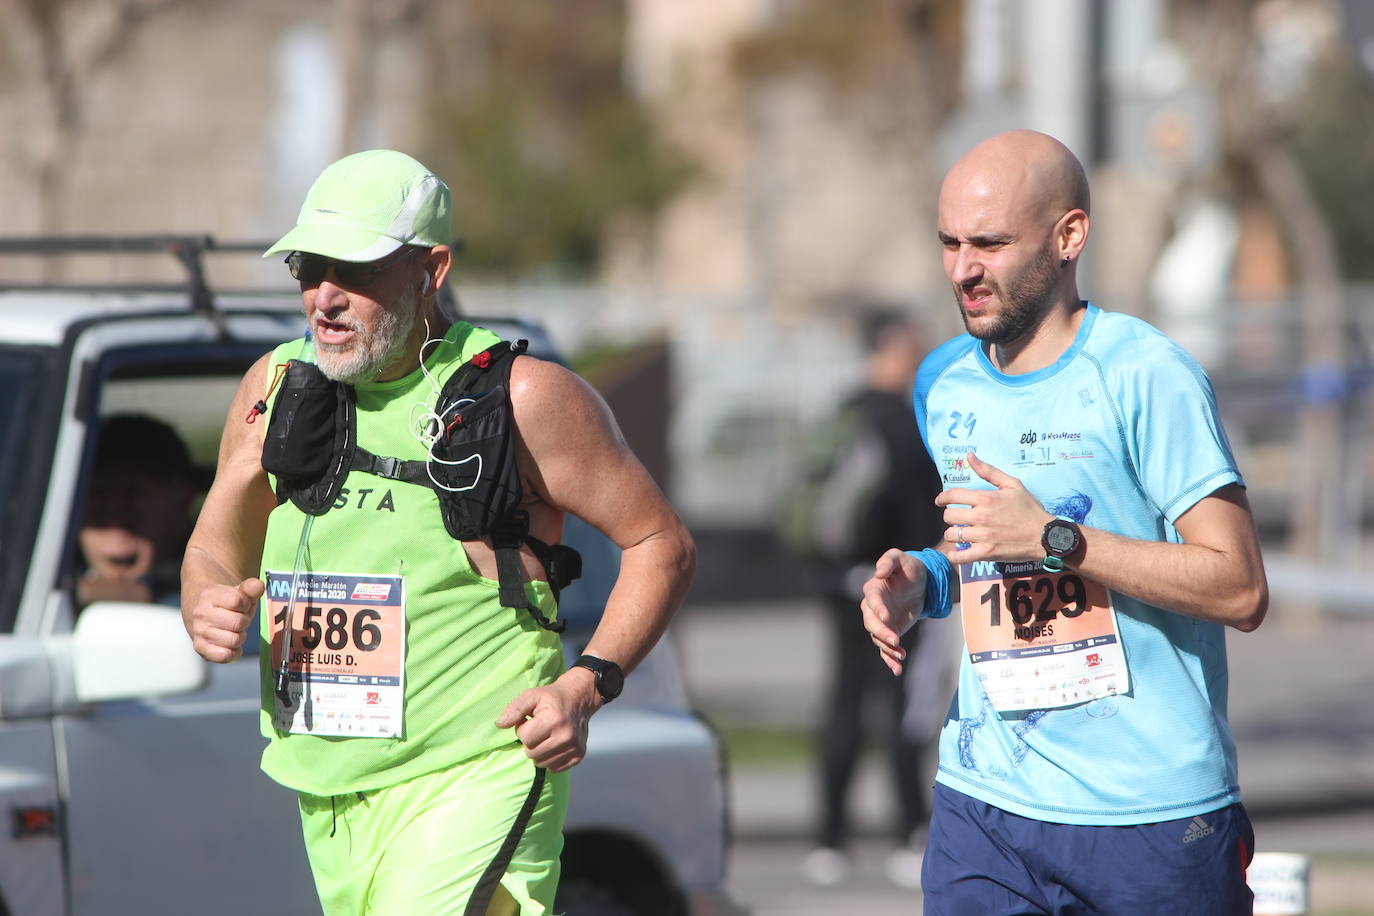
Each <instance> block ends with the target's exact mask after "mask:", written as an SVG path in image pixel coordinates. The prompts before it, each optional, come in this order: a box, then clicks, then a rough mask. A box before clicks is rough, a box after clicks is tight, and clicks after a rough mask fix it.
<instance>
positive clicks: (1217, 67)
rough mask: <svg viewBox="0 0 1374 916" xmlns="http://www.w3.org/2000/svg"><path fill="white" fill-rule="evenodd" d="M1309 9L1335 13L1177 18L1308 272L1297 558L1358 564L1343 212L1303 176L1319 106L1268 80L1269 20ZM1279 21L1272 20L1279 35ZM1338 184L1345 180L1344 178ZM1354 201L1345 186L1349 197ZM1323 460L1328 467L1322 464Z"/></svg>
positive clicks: (1292, 516)
mask: <svg viewBox="0 0 1374 916" xmlns="http://www.w3.org/2000/svg"><path fill="white" fill-rule="evenodd" d="M1304 7H1309V8H1314V9H1317V10H1318V11H1320V10H1321V9H1322V8H1323V7H1325V11H1326V12H1327V13H1329V12H1330V7H1329V5H1327V4H1321V3H1316V4H1314V3H1313V2H1312V0H1294V2H1291V3H1288V4H1275V3H1273V2H1270V0H1213V2H1211V3H1207V4H1200V3H1196V2H1191V0H1174V3H1173V6H1172V12H1173V14H1174V23H1175V32H1176V34H1177V35H1179V36H1180V37H1182V38H1183V41H1184V43H1185V44H1186V45H1187V46H1189V47H1190V50H1191V51H1192V56H1193V60H1194V62H1195V63H1196V65H1197V67H1198V71H1199V72H1201V73H1203V74H1205V75H1206V76H1207V77H1209V79H1210V81H1211V83H1212V85H1214V86H1215V87H1216V91H1217V96H1218V105H1217V109H1218V112H1219V113H1220V119H1219V120H1220V123H1219V125H1218V127H1219V130H1220V136H1221V144H1222V148H1223V151H1224V153H1225V156H1224V159H1225V161H1226V162H1227V163H1229V164H1230V166H1231V168H1232V170H1233V171H1234V172H1235V173H1237V174H1238V175H1239V176H1240V177H1241V181H1242V183H1245V182H1251V183H1253V186H1254V187H1255V188H1256V189H1257V191H1258V193H1260V194H1261V195H1262V196H1263V197H1264V198H1266V199H1267V200H1268V201H1269V202H1270V203H1271V204H1272V205H1273V207H1274V212H1276V213H1278V214H1280V215H1281V216H1282V218H1283V220H1284V223H1285V227H1284V228H1285V229H1286V237H1287V243H1288V245H1289V247H1290V249H1291V250H1292V253H1293V261H1294V264H1295V265H1296V267H1297V273H1298V284H1297V286H1298V288H1297V290H1296V293H1297V298H1298V299H1299V301H1300V303H1301V305H1302V313H1301V315H1302V328H1301V334H1302V349H1301V352H1302V361H1303V366H1302V370H1301V375H1300V387H1301V394H1302V399H1303V400H1302V408H1301V411H1300V414H1299V420H1298V431H1297V439H1296V442H1295V444H1294V449H1293V458H1292V462H1293V468H1294V470H1293V474H1292V480H1293V481H1294V492H1293V495H1292V497H1291V502H1290V509H1289V526H1288V539H1289V548H1290V550H1292V551H1293V552H1294V553H1295V554H1296V555H1298V556H1301V557H1304V558H1307V559H1311V560H1314V561H1324V562H1333V563H1339V562H1340V561H1341V560H1343V559H1347V558H1348V557H1349V554H1350V550H1351V549H1352V546H1353V544H1352V542H1353V541H1354V540H1355V539H1353V538H1351V537H1350V536H1349V534H1350V526H1351V515H1350V511H1349V510H1350V507H1348V506H1345V505H1343V503H1342V492H1343V483H1344V478H1345V475H1346V473H1347V467H1348V465H1349V459H1348V455H1347V450H1346V448H1345V446H1344V441H1343V436H1342V432H1341V430H1342V426H1343V422H1344V421H1343V416H1342V415H1343V411H1344V410H1345V409H1346V408H1347V406H1348V405H1349V403H1350V402H1349V401H1348V400H1347V394H1348V392H1347V391H1346V389H1345V385H1346V369H1347V362H1348V359H1349V352H1348V346H1347V345H1348V341H1349V340H1350V335H1348V333H1347V316H1346V304H1345V291H1344V289H1343V286H1342V276H1341V270H1340V265H1339V263H1338V259H1337V249H1336V241H1335V238H1336V235H1337V233H1336V232H1335V231H1333V226H1335V225H1337V224H1336V223H1335V221H1334V218H1333V217H1334V214H1332V213H1329V212H1328V211H1327V210H1325V209H1324V208H1323V207H1322V205H1321V198H1320V197H1319V194H1318V191H1317V188H1316V185H1315V183H1314V181H1313V180H1312V179H1311V178H1310V177H1309V173H1308V172H1306V171H1305V170H1304V169H1303V166H1302V163H1301V161H1300V159H1299V155H1298V153H1297V151H1296V150H1298V149H1301V148H1302V145H1301V144H1291V143H1290V142H1289V139H1290V138H1291V137H1293V136H1294V135H1295V134H1299V135H1300V134H1302V133H1303V132H1305V131H1307V130H1312V129H1316V130H1317V131H1318V133H1320V131H1321V129H1320V128H1318V127H1316V125H1318V124H1319V123H1320V120H1321V119H1320V118H1317V119H1313V117H1312V114H1311V110H1310V108H1308V107H1305V106H1303V105H1300V104H1294V103H1293V100H1292V99H1291V97H1290V95H1289V92H1288V90H1289V87H1290V86H1292V85H1294V84H1295V83H1296V82H1297V80H1295V79H1294V75H1293V74H1292V73H1284V74H1282V76H1283V77H1284V79H1282V80H1280V81H1278V82H1277V83H1276V81H1275V80H1273V79H1266V78H1265V77H1266V75H1267V74H1265V73H1264V72H1263V71H1262V70H1261V67H1262V64H1263V63H1264V62H1265V61H1266V54H1265V53H1264V51H1265V48H1264V40H1265V38H1266V37H1267V36H1266V35H1264V34H1263V31H1264V27H1265V25H1266V22H1265V20H1266V17H1275V16H1285V15H1286V16H1289V17H1291V16H1293V15H1294V14H1295V13H1301V12H1302V11H1303V8H1304ZM1273 21H1274V20H1273V19H1272V18H1271V19H1269V25H1270V27H1271V28H1272V23H1273ZM1308 85H1312V83H1311V81H1310V80H1309V82H1308ZM1322 91H1325V87H1323V90H1322ZM1344 114H1345V116H1347V117H1348V112H1347V113H1344ZM1299 125H1302V127H1299ZM1365 142H1367V141H1365ZM1313 164H1315V163H1313ZM1327 178H1328V179H1334V180H1336V181H1337V182H1343V181H1344V176H1339V175H1331V176H1327ZM1360 181H1362V182H1364V181H1367V178H1366V177H1364V176H1362V177H1361V179H1360ZM1353 191H1355V188H1354V187H1351V186H1349V185H1346V190H1344V191H1342V192H1340V193H1346V194H1349V193H1352V192H1353ZM1316 456H1320V460H1314V458H1315V457H1316Z"/></svg>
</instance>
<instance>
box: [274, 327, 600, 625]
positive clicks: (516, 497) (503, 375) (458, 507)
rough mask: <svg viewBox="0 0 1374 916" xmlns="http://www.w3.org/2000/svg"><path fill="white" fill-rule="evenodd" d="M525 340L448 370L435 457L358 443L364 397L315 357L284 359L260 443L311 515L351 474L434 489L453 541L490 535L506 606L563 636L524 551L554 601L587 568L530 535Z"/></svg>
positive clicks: (280, 488)
mask: <svg viewBox="0 0 1374 916" xmlns="http://www.w3.org/2000/svg"><path fill="white" fill-rule="evenodd" d="M527 346H528V343H527V341H524V340H516V341H501V342H499V343H496V344H493V345H492V346H490V347H488V348H487V349H485V350H483V351H481V352H480V353H477V354H476V355H474V356H473V357H472V359H470V360H468V361H467V362H466V363H464V364H463V365H462V366H460V367H459V368H458V369H457V371H455V372H454V373H453V375H452V376H450V377H449V379H448V381H447V382H445V384H444V387H443V388H442V389H441V390H440V392H439V397H438V400H437V401H436V402H435V405H434V418H435V419H433V420H431V423H433V424H434V428H432V429H430V430H429V431H428V432H429V433H430V435H431V436H432V437H433V445H432V447H431V448H430V457H429V459H428V460H423V461H411V460H405V459H401V458H389V457H385V456H382V455H374V454H373V453H372V452H369V451H367V450H366V449H364V448H362V447H360V446H359V445H358V444H357V409H356V403H357V396H356V393H355V392H354V390H353V386H352V385H346V384H344V383H342V382H336V381H334V380H332V379H330V378H329V377H327V376H326V375H325V374H324V373H323V372H321V371H320V369H319V367H318V366H316V365H315V364H314V363H312V362H306V361H304V360H298V359H293V360H290V361H288V362H287V364H286V370H285V372H284V374H283V375H282V379H281V391H280V392H279V393H278V395H277V400H276V402H275V405H274V406H273V408H272V412H271V417H270V419H269V422H268V425H267V438H266V441H265V442H264V443H263V449H262V466H263V468H265V469H266V470H267V471H268V472H269V473H271V474H274V475H276V478H277V499H278V500H279V501H281V502H285V501H287V500H290V501H291V502H292V503H293V504H294V505H295V506H296V508H298V509H300V510H301V511H302V512H304V513H306V514H307V515H323V514H324V513H326V512H328V511H329V509H330V508H331V507H332V506H333V505H334V502H335V500H336V499H338V496H339V491H340V490H341V489H342V488H343V484H344V480H345V478H346V477H347V476H348V473H349V471H364V472H366V473H369V474H375V475H376V476H378V477H383V478H386V479H387V480H397V481H401V482H404V483H410V484H416V485H418V486H422V487H429V488H430V489H432V490H434V492H435V495H436V496H437V497H438V500H439V512H440V514H441V515H442V517H443V520H444V528H445V530H447V531H448V533H449V535H451V536H452V537H453V538H454V539H456V540H459V541H476V540H481V539H483V538H490V540H491V546H492V548H493V550H494V551H495V554H496V570H497V581H498V583H499V585H500V601H501V605H502V606H503V607H508V608H515V609H517V610H518V609H522V608H523V609H525V610H527V611H528V612H529V613H530V616H532V617H533V618H534V619H535V621H536V622H537V623H538V624H539V625H540V626H541V627H543V628H545V629H547V630H552V631H554V632H555V633H561V632H562V631H563V629H564V627H565V626H566V623H565V622H564V621H561V620H560V621H558V622H556V623H555V622H553V621H551V620H549V619H548V618H546V617H545V616H544V615H543V614H541V613H540V612H539V609H538V608H537V607H535V606H534V604H532V603H531V602H530V600H529V598H528V597H527V596H526V595H525V586H524V582H525V576H524V568H523V566H522V564H521V562H520V548H521V546H522V545H524V544H528V545H529V546H530V549H531V550H533V551H534V555H535V556H536V557H537V558H538V559H539V562H540V563H542V564H543V566H544V570H545V573H546V575H547V577H548V582H549V588H550V590H551V591H552V592H553V595H554V598H555V600H556V599H557V598H558V594H559V592H560V590H561V589H562V588H563V587H565V586H566V585H568V584H569V583H570V582H572V581H573V580H575V579H577V578H578V576H580V575H581V574H582V558H581V557H580V556H579V555H578V553H577V551H576V550H573V549H572V548H571V547H568V546H567V545H565V544H554V545H550V544H546V543H544V542H543V541H541V540H539V539H538V538H536V537H533V536H532V535H531V534H530V517H529V513H528V512H527V511H526V510H524V509H522V508H520V500H521V498H522V496H523V495H524V492H523V489H522V487H521V484H520V473H519V469H518V468H517V467H516V462H515V443H514V437H513V435H512V432H513V428H514V423H513V422H512V419H511V406H510V369H511V364H512V363H513V362H514V361H515V357H516V356H518V355H520V354H521V353H524V352H525V349H526V347H527Z"/></svg>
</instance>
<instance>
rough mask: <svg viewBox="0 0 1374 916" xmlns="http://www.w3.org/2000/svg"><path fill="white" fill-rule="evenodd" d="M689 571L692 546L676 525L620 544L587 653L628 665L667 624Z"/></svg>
mask: <svg viewBox="0 0 1374 916" xmlns="http://www.w3.org/2000/svg"><path fill="white" fill-rule="evenodd" d="M695 570H696V547H695V545H694V544H693V542H692V538H691V535H689V534H688V533H687V531H686V529H685V528H682V527H681V526H678V527H677V528H676V529H675V530H670V531H667V532H663V533H660V534H658V535H655V536H653V537H650V538H647V539H645V540H644V541H641V542H640V543H638V544H635V545H633V546H631V547H628V548H626V549H625V550H624V552H623V553H622V554H621V559H620V575H619V577H618V578H617V579H616V583H615V587H614V588H613V589H612V590H611V595H610V598H609V599H608V600H607V601H606V609H605V612H604V613H603V614H602V617H601V622H600V623H599V624H598V625H597V628H596V631H595V632H594V633H593V634H592V638H591V641H590V642H588V643H587V652H588V653H589V654H591V655H595V656H598V657H600V658H606V659H610V660H612V661H614V662H616V663H617V664H619V665H620V667H621V669H622V670H623V671H625V673H627V674H628V673H629V672H630V671H632V670H634V668H635V667H636V666H637V665H638V664H639V663H640V662H641V661H643V659H644V656H646V655H648V654H649V650H650V649H652V648H653V647H654V644H655V643H657V642H658V640H659V638H660V637H662V635H663V633H664V631H665V630H666V629H667V628H668V623H669V621H671V620H672V617H673V614H674V613H676V612H677V609H678V607H679V606H680V605H681V604H682V601H683V599H684V598H685V597H686V596H687V589H688V587H689V586H690V585H691V583H692V574H693V573H694V572H695Z"/></svg>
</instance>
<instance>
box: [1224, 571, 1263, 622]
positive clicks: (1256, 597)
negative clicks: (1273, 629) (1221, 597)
mask: <svg viewBox="0 0 1374 916" xmlns="http://www.w3.org/2000/svg"><path fill="white" fill-rule="evenodd" d="M1230 605H1231V606H1230V608H1229V609H1228V610H1229V614H1228V617H1229V620H1228V622H1229V623H1230V625H1231V626H1233V627H1235V628H1236V629H1237V630H1240V631H1241V632H1242V633H1253V632H1254V631H1255V630H1258V629H1259V626H1260V624H1262V623H1264V617H1265V615H1266V614H1267V613H1268V612H1269V582H1268V581H1267V580H1266V579H1265V576H1264V573H1263V572H1261V573H1260V574H1259V576H1258V577H1257V578H1256V579H1255V580H1254V581H1253V582H1251V583H1250V584H1249V585H1248V587H1246V588H1240V589H1237V590H1236V593H1235V594H1234V595H1233V596H1232V600H1231V602H1230Z"/></svg>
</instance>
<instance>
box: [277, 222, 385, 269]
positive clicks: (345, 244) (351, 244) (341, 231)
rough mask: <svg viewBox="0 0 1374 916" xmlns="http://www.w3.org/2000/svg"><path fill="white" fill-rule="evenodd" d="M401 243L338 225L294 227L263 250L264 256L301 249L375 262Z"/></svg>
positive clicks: (347, 258)
mask: <svg viewBox="0 0 1374 916" xmlns="http://www.w3.org/2000/svg"><path fill="white" fill-rule="evenodd" d="M401 244H402V243H401V242H399V241H397V240H396V239H393V238H390V237H388V236H384V235H378V234H377V233H375V232H369V231H365V230H361V229H346V228H344V227H342V226H308V225H307V226H297V227H296V228H294V229H292V230H291V231H290V232H288V233H286V235H284V236H282V237H281V239H280V240H279V241H278V242H277V244H275V245H273V246H272V247H271V248H269V249H267V250H266V251H265V252H263V255H262V256H263V257H264V258H265V257H268V256H270V255H274V254H280V253H281V252H291V251H305V252H309V253H310V254H320V255H324V256H325V257H326V258H333V259H335V260H336V261H375V260H377V259H378V258H384V257H386V256H387V255H389V254H391V253H392V252H393V251H395V250H396V249H398V248H400V247H401Z"/></svg>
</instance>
